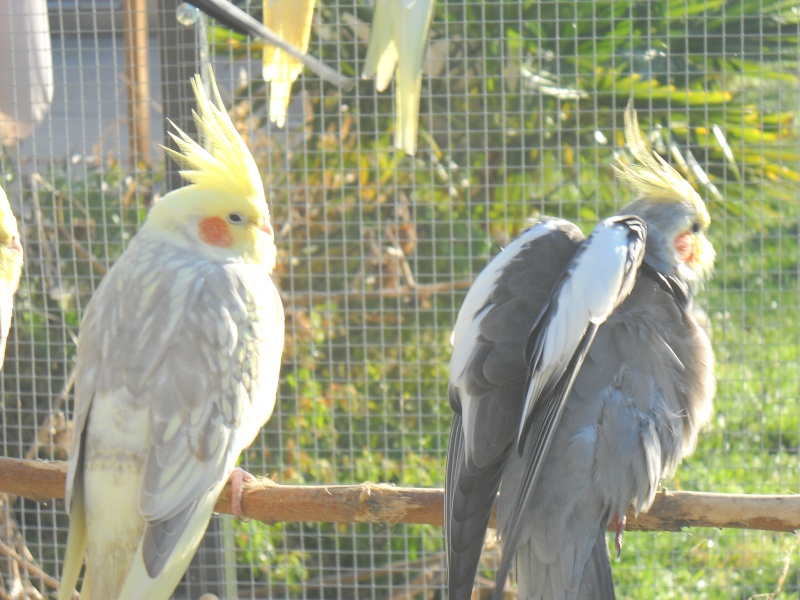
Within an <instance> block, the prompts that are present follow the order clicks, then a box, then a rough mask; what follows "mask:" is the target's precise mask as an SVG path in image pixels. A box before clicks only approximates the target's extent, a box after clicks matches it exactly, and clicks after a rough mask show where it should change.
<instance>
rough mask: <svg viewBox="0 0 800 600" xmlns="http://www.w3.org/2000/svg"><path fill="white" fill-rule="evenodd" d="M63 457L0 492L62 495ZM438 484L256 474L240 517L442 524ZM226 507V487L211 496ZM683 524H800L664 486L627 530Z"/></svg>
mask: <svg viewBox="0 0 800 600" xmlns="http://www.w3.org/2000/svg"><path fill="white" fill-rule="evenodd" d="M66 472H67V463H66V462H61V461H52V462H43V461H29V460H19V459H15V458H2V457H0V492H7V493H10V494H14V495H17V496H23V497H24V498H28V499H29V500H35V501H39V502H44V501H48V500H50V499H52V498H63V497H64V484H65V479H66ZM443 501H444V493H443V491H442V490H441V489H427V488H401V487H396V486H393V485H387V484H379V483H378V484H376V483H362V484H359V485H303V486H299V485H279V484H277V483H274V482H272V481H270V480H269V479H261V480H258V481H254V482H250V483H247V484H246V485H245V489H244V496H243V498H242V508H243V513H244V514H243V516H244V517H246V518H249V519H256V520H258V521H262V522H264V523H275V522H300V521H305V522H323V523H387V524H393V523H418V524H427V525H441V524H442V513H443V509H442V506H443ZM216 510H217V511H218V512H222V513H227V514H230V512H231V510H230V488H229V487H227V486H226V487H225V489H224V491H223V493H222V496H220V499H219V501H218V502H217V506H216ZM685 527H718V528H723V529H728V528H733V529H758V530H763V531H784V532H792V531H796V530H800V496H794V495H792V496H789V495H784V496H780V495H774V496H766V495H744V494H709V493H703V492H669V491H662V492H660V493H659V494H658V495H657V496H656V500H655V503H654V504H653V507H652V508H651V509H650V512H648V513H647V514H640V515H639V516H638V517H637V516H635V515H633V514H631V513H629V514H628V524H627V529H628V530H638V531H680V530H681V529H683V528H685Z"/></svg>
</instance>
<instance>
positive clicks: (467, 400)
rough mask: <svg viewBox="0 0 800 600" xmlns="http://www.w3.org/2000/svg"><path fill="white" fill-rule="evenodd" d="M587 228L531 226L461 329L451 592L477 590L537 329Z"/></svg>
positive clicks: (462, 318)
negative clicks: (529, 344)
mask: <svg viewBox="0 0 800 600" xmlns="http://www.w3.org/2000/svg"><path fill="white" fill-rule="evenodd" d="M582 239H583V235H582V234H581V232H580V230H579V229H578V228H577V227H576V226H575V225H573V224H571V223H568V222H566V221H562V220H552V221H547V222H545V223H541V224H538V225H536V226H534V227H533V228H531V229H529V230H528V231H526V232H525V233H523V234H522V235H520V237H519V238H517V240H515V241H514V242H513V243H512V244H510V245H509V246H508V247H507V248H506V249H505V250H504V251H503V253H501V254H500V255H498V256H497V257H495V259H494V260H493V261H492V262H491V263H490V264H489V266H487V268H486V269H485V270H484V271H483V272H482V273H481V274H480V275H479V277H478V278H477V279H476V281H475V283H474V284H473V287H472V288H471V289H470V292H469V293H468V294H467V297H466V298H465V300H464V304H463V306H462V309H461V312H460V313H459V319H458V321H457V323H456V328H455V332H454V348H453V360H452V361H451V364H450V368H451V376H450V379H451V382H450V402H451V406H452V408H453V410H454V412H455V413H456V414H455V416H454V419H453V425H452V428H451V432H450V444H449V447H448V455H447V480H446V485H445V492H446V505H445V522H446V539H447V544H448V580H449V597H450V598H451V600H459V599H466V598H469V597H470V596H471V592H472V586H473V582H474V579H475V574H476V571H477V568H478V561H479V559H480V553H481V549H482V547H483V539H484V536H485V533H486V528H487V526H488V522H489V517H490V515H491V511H492V507H493V504H494V498H495V496H496V494H497V489H498V486H499V481H500V477H501V476H502V473H503V466H504V464H505V460H506V457H507V456H508V453H509V451H510V450H511V447H512V443H513V440H514V439H515V438H516V433H517V431H518V429H519V422H520V418H521V414H522V405H523V400H524V392H525V379H526V377H527V367H526V365H525V361H524V358H523V356H524V348H525V342H526V338H527V335H528V331H529V330H530V328H531V327H532V326H533V324H534V322H535V320H536V318H537V316H538V315H539V313H540V312H541V310H542V307H543V306H544V304H545V302H546V300H547V297H548V295H549V293H550V291H551V290H552V289H553V287H554V286H555V284H556V282H557V281H558V279H559V277H560V276H561V273H562V272H563V270H564V269H565V268H566V266H567V265H568V264H569V261H570V259H571V258H572V255H573V253H574V252H575V249H576V248H577V246H578V244H579V243H580V241H581V240H582Z"/></svg>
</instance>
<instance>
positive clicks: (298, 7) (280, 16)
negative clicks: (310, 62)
mask: <svg viewBox="0 0 800 600" xmlns="http://www.w3.org/2000/svg"><path fill="white" fill-rule="evenodd" d="M313 16H314V0H264V25H265V26H266V27H268V28H270V29H272V30H273V31H274V32H275V33H277V34H278V35H279V36H281V37H282V38H283V39H284V40H286V41H287V42H289V43H290V44H293V45H295V46H297V47H298V48H299V49H300V50H302V51H303V52H306V51H307V50H308V40H309V37H310V35H311V19H312V17H313ZM263 60H264V67H263V71H262V73H263V76H264V79H265V80H266V81H269V82H270V86H269V118H270V121H272V122H273V123H275V124H276V125H277V126H278V127H283V126H284V124H285V123H286V111H287V109H288V108H289V100H291V95H292V84H293V83H294V81H295V80H296V79H297V78H298V77H299V76H300V73H302V72H303V67H304V65H303V63H302V62H301V61H299V60H297V59H296V58H294V57H292V56H289V55H288V54H286V52H284V51H283V50H281V49H280V48H277V47H276V46H270V45H265V46H264V58H263Z"/></svg>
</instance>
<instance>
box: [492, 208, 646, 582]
mask: <svg viewBox="0 0 800 600" xmlns="http://www.w3.org/2000/svg"><path fill="white" fill-rule="evenodd" d="M619 225H621V226H622V229H620V231H623V232H624V242H623V243H624V245H625V246H626V250H627V252H626V255H625V262H624V264H622V265H621V269H620V270H621V280H620V283H619V286H618V288H613V287H612V288H609V289H608V293H610V294H612V295H615V297H614V298H613V302H611V303H610V304H609V305H608V306H609V307H611V306H614V307H615V306H617V305H618V304H619V303H620V302H621V301H622V300H624V299H625V298H626V297H627V296H628V294H629V293H630V292H631V290H632V289H633V285H634V282H635V281H636V275H637V272H638V269H639V266H640V265H641V262H642V258H643V256H644V242H645V236H646V229H645V225H644V223H643V222H642V221H641V220H640V219H638V218H637V217H621V218H617V219H609V220H606V221H605V222H603V223H601V224H600V225H598V227H597V228H596V230H595V231H596V232H599V233H598V235H606V234H607V232H610V231H612V229H614V228H615V227H617V226H619ZM594 236H595V234H593V235H592V237H591V238H590V239H589V240H587V242H586V243H585V244H583V245H582V246H581V247H580V248H579V249H578V251H577V252H576V253H575V256H574V258H573V259H572V261H571V262H570V265H569V267H568V268H567V269H566V270H565V271H564V273H563V276H562V277H561V278H560V280H559V282H558V284H557V285H556V286H555V287H554V289H553V291H552V294H551V296H550V297H549V298H548V300H547V301H546V303H545V304H544V306H543V308H542V311H541V312H540V314H539V316H538V318H537V321H536V323H535V325H534V327H533V328H532V329H531V332H530V336H529V339H528V341H527V343H526V346H525V348H526V352H525V355H526V359H527V360H528V363H529V366H528V373H529V376H528V380H527V384H526V388H528V394H530V393H531V391H530V390H531V387H532V386H533V385H537V388H536V389H539V390H540V392H539V393H538V394H536V397H535V398H534V403H533V405H532V406H533V408H532V411H531V412H530V416H529V417H528V418H527V419H526V420H525V421H524V422H523V423H522V425H521V426H520V435H519V441H518V452H519V453H520V454H521V455H522V454H524V462H525V464H526V468H525V469H524V471H523V473H522V481H521V483H519V484H517V482H515V483H514V487H516V489H515V491H514V495H513V497H512V498H510V499H506V500H505V502H511V506H512V508H511V512H510V513H509V514H508V516H507V517H506V518H504V519H503V520H502V521H501V523H500V533H501V539H502V540H503V548H504V552H503V557H502V560H501V562H500V566H499V568H498V570H497V575H496V579H495V582H496V583H495V591H494V597H495V598H502V593H503V586H504V582H505V578H506V575H507V574H508V571H509V570H510V568H511V565H512V562H513V560H514V555H515V549H516V547H517V545H518V541H519V539H520V535H521V533H522V523H521V521H522V515H523V513H524V512H525V511H526V508H527V506H528V503H529V499H530V497H531V494H532V492H533V488H534V486H535V485H536V483H537V480H538V477H539V474H540V470H541V467H542V464H543V461H544V458H545V456H546V454H547V452H548V450H549V448H550V444H551V442H552V440H553V436H554V434H555V432H556V429H557V427H558V423H559V420H560V419H561V415H562V412H563V410H564V407H565V405H566V400H567V397H568V396H569V393H570V391H571V389H572V385H573V383H574V381H575V378H576V377H577V375H578V372H579V371H580V369H581V366H582V365H583V362H584V359H585V358H586V355H587V353H588V351H589V348H590V347H591V345H592V342H593V341H594V338H595V335H596V333H597V330H598V327H599V326H600V324H601V323H599V322H595V321H593V320H591V319H590V320H589V321H587V322H585V323H578V324H577V325H579V326H580V325H583V327H584V330H583V332H582V334H581V335H580V337H579V338H578V339H577V340H576V346H575V347H574V348H571V349H570V348H567V351H568V352H571V354H570V355H569V356H568V362H567V363H566V365H565V366H564V369H563V371H559V370H556V371H555V372H554V373H553V374H552V375H549V376H547V377H549V379H548V380H546V381H544V382H543V385H542V383H537V382H536V378H537V377H539V376H540V372H541V373H547V372H548V368H549V365H542V363H543V361H545V360H546V358H545V357H546V353H545V348H544V345H545V343H546V339H545V338H546V336H547V335H548V334H549V333H550V332H549V331H548V330H549V328H550V327H551V326H556V327H558V323H557V321H558V319H563V318H564V317H563V315H562V313H561V310H560V309H561V307H560V306H559V304H558V299H559V298H560V297H561V292H562V290H565V289H567V288H566V287H565V286H567V285H569V283H570V279H571V278H572V277H573V276H574V277H580V276H581V275H580V271H579V270H578V265H580V264H581V260H582V259H584V256H583V255H584V253H588V252H589V248H590V245H591V244H592V242H593V241H594V239H595V238H594ZM597 239H598V240H604V239H605V238H600V237H598V238H597ZM609 239H611V240H613V243H614V244H616V243H618V242H617V241H616V237H614V238H610V237H609ZM597 243H598V244H602V242H601V241H598V242H597ZM609 250H611V251H612V252H613V253H614V254H615V255H616V249H615V247H614V246H611V247H610V248H609V247H606V246H605V245H601V246H600V252H601V253H604V252H608V251H609ZM603 256H604V255H603V254H601V255H599V256H598V259H599V260H602V259H603ZM610 258H611V257H610V256H609V259H610ZM588 260H592V259H591V258H590V259H588ZM610 271H611V272H616V267H613V268H611V269H610ZM600 293H601V294H602V293H603V292H600ZM562 299H564V298H562ZM566 301H567V302H575V303H576V304H578V303H579V302H580V301H581V299H578V298H572V297H567V298H566ZM567 314H569V313H568V312H567ZM578 318H581V317H578ZM559 331H560V328H559ZM559 342H560V341H559ZM526 439H527V442H529V443H526ZM517 485H518V487H517ZM506 496H508V494H507V493H506Z"/></svg>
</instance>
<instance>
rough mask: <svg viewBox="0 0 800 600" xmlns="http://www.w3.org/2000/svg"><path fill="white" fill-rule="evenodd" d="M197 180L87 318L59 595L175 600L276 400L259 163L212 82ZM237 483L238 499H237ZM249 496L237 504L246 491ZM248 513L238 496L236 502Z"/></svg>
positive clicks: (192, 145) (174, 195) (269, 233)
mask: <svg viewBox="0 0 800 600" xmlns="http://www.w3.org/2000/svg"><path fill="white" fill-rule="evenodd" d="M192 85H193V87H194V92H195V95H196V97H197V107H198V108H197V112H196V113H195V115H194V116H195V122H196V124H197V129H198V132H199V137H200V143H197V142H195V141H194V140H192V139H191V138H190V137H189V136H188V135H186V134H185V133H184V132H182V131H180V129H177V128H176V129H177V132H176V133H175V134H174V135H173V138H174V139H175V142H176V144H177V145H178V150H179V151H168V152H169V153H170V155H171V156H172V157H173V158H174V159H175V160H176V161H177V162H178V163H179V164H180V165H181V166H182V167H183V170H182V171H181V174H182V175H183V177H184V178H185V179H186V180H187V181H189V183H190V185H188V186H186V187H182V188H180V189H177V190H173V191H171V192H170V193H168V194H166V195H165V196H164V197H163V198H162V199H161V200H160V201H159V202H157V203H156V204H155V205H154V206H153V208H152V209H151V210H150V213H149V214H148V216H147V219H146V221H145V223H144V224H143V225H142V227H141V229H140V230H139V232H138V233H137V234H136V235H135V236H134V238H133V239H132V240H131V243H130V244H129V246H128V248H127V249H126V250H125V252H123V254H122V256H120V257H119V259H117V261H116V263H115V264H114V266H113V267H112V268H111V269H110V270H109V272H108V273H107V275H106V276H105V277H104V279H103V281H102V282H101V283H100V285H99V286H98V288H97V290H96V291H95V293H94V295H93V296H92V300H91V302H89V305H88V307H87V309H86V313H85V315H84V318H83V322H82V324H81V328H80V333H79V337H78V358H77V364H76V372H75V414H74V423H73V447H72V452H71V453H70V462H69V471H68V474H67V504H68V508H69V511H70V531H69V536H68V539H67V550H66V556H65V559H64V569H63V578H62V588H61V591H60V596H59V597H60V598H61V600H67V599H71V597H72V590H73V588H74V586H75V584H76V582H77V579H78V576H79V574H80V570H81V565H82V563H83V559H84V555H85V556H86V575H85V577H84V586H83V587H84V592H86V595H87V596H88V597H91V598H96V599H100V598H118V599H120V600H134V599H138V600H159V599H166V598H169V597H170V595H171V594H172V592H173V590H174V589H175V587H176V586H177V584H178V582H179V581H180V579H181V577H182V575H183V573H184V572H185V570H186V568H187V566H188V564H189V562H190V561H191V559H192V557H193V556H194V553H195V551H196V549H197V546H198V544H199V543H200V540H201V538H202V536H203V534H204V532H205V530H206V527H207V525H208V522H209V519H210V518H211V512H212V510H213V508H214V504H215V503H216V500H217V498H218V497H219V494H220V492H221V490H222V488H223V487H224V485H225V483H226V481H227V480H228V479H229V476H230V478H231V482H232V488H233V493H234V496H235V497H238V498H239V500H240V499H241V488H240V485H239V486H237V485H236V482H237V481H238V482H239V483H240V481H241V479H240V478H237V477H234V476H233V474H232V473H233V472H234V467H235V465H236V460H237V459H238V457H239V455H240V453H241V452H242V450H243V449H244V448H246V447H247V446H249V445H250V444H251V443H252V442H253V440H254V439H255V437H256V436H257V435H258V432H259V430H260V428H261V427H262V426H263V424H264V423H265V422H266V421H267V419H269V417H270V415H271V414H272V410H273V408H274V406H275V400H276V392H277V386H278V376H279V371H280V361H281V353H282V350H283V337H284V317H283V307H282V304H281V300H280V296H279V294H278V291H277V289H276V288H275V286H274V284H273V282H272V279H271V277H270V274H271V272H272V270H273V267H274V265H275V253H276V252H275V243H274V240H273V230H272V226H271V224H270V221H269V211H268V209H267V203H266V198H265V194H264V188H263V185H262V183H261V177H260V175H259V172H258V169H257V167H256V163H255V161H254V159H253V157H252V155H251V154H250V152H249V151H248V149H247V146H246V145H245V143H244V141H243V140H242V139H241V137H240V136H239V134H238V133H237V131H236V128H235V127H234V124H233V122H232V121H231V119H230V117H229V116H228V114H227V112H226V111H225V108H224V106H223V104H222V100H221V98H220V94H219V90H218V89H217V86H216V83H215V82H214V77H213V74H211V76H210V94H206V91H205V89H204V87H203V82H202V80H201V79H200V77H199V76H197V77H195V78H194V79H193V80H192ZM237 489H238V492H237ZM237 494H238V496H237ZM232 505H233V510H234V512H236V511H237V506H236V501H234V502H233V503H232Z"/></svg>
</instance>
